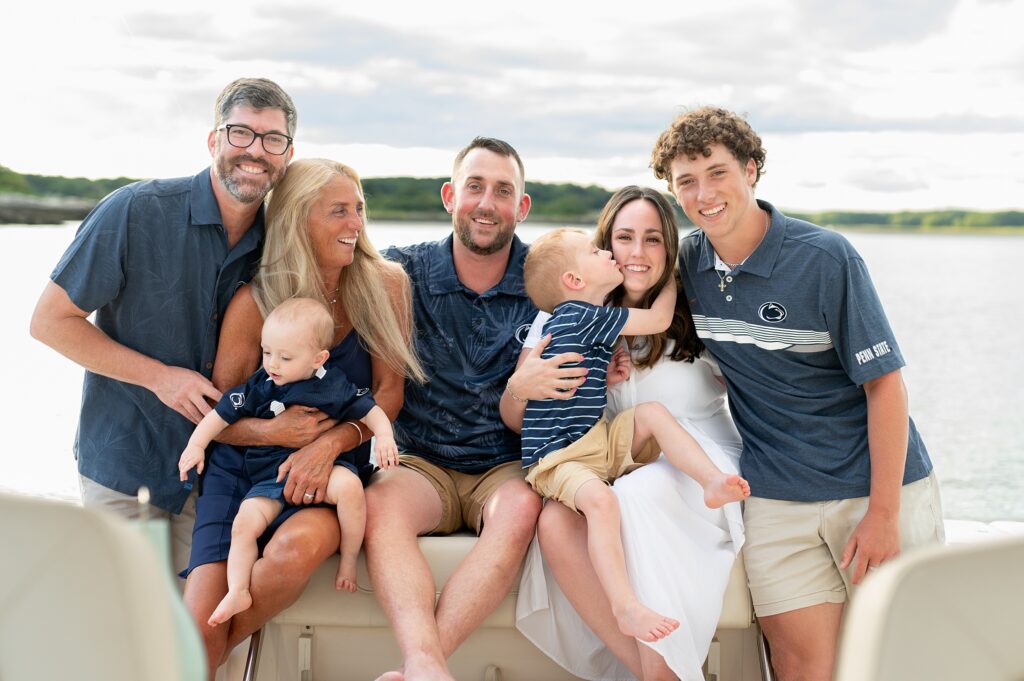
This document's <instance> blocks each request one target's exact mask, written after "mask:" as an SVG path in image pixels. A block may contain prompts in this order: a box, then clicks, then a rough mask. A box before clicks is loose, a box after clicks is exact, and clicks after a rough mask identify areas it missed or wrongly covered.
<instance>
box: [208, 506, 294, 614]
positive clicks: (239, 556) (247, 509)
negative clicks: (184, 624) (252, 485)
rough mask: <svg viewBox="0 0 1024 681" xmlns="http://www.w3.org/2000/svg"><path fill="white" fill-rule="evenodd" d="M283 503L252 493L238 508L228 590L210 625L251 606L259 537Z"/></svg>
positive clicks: (278, 512)
mask: <svg viewBox="0 0 1024 681" xmlns="http://www.w3.org/2000/svg"><path fill="white" fill-rule="evenodd" d="M282 508H283V504H282V503H281V502H280V501H278V500H277V499H268V498H267V497H250V498H248V499H246V500H245V501H243V502H242V505H241V506H240V507H239V508H238V515H236V516H235V522H234V523H232V525H231V548H230V549H229V550H228V570H227V572H228V575H227V576H228V592H227V594H226V595H225V596H224V598H223V599H221V602H220V603H219V604H218V605H217V607H216V608H215V609H214V611H213V614H212V615H210V619H209V620H208V621H207V624H209V625H210V626H211V627H215V626H217V625H218V624H223V623H224V622H227V621H228V620H229V619H231V618H232V617H234V616H235V615H237V614H238V613H240V612H242V611H243V610H248V609H249V608H250V607H251V606H252V595H250V593H249V580H250V579H251V577H252V566H253V565H254V564H255V563H256V558H257V557H258V555H259V549H258V548H257V546H256V541H257V540H258V539H259V538H260V535H262V534H263V533H264V532H265V531H266V529H267V528H268V527H269V526H270V523H272V522H274V519H275V518H277V516H278V515H280V513H281V509H282Z"/></svg>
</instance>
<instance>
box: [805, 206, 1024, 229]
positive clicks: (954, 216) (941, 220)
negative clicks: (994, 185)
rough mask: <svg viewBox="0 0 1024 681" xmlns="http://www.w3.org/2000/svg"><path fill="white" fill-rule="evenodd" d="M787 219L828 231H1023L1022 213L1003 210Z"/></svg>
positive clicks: (827, 213) (828, 214) (820, 215)
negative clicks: (877, 228) (866, 228)
mask: <svg viewBox="0 0 1024 681" xmlns="http://www.w3.org/2000/svg"><path fill="white" fill-rule="evenodd" d="M788 215H791V216H793V217H798V218H801V219H803V220H809V221H810V222H813V223H815V224H817V225H826V226H828V227H860V226H870V225H878V226H883V227H906V228H910V229H921V228H924V229H928V228H931V227H968V228H969V227H1024V212H1022V211H1019V210H1003V211H995V212H991V213H982V212H978V211H971V210H926V211H900V212H898V213H851V212H845V211H825V212H822V213H788Z"/></svg>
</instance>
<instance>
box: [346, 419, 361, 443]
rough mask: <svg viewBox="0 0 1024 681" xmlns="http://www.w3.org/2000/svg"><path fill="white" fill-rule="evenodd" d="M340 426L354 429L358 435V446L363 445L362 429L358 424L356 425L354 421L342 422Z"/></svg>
mask: <svg viewBox="0 0 1024 681" xmlns="http://www.w3.org/2000/svg"><path fill="white" fill-rule="evenodd" d="M341 425H343V426H352V427H353V428H355V429H356V432H357V433H359V444H362V443H363V429H362V428H360V427H359V424H358V423H356V422H355V421H344V422H342V424H341Z"/></svg>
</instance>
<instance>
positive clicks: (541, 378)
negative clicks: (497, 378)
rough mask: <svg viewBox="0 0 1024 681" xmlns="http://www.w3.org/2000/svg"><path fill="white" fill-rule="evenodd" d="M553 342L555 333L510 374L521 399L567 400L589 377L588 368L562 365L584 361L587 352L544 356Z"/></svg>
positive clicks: (544, 339)
mask: <svg viewBox="0 0 1024 681" xmlns="http://www.w3.org/2000/svg"><path fill="white" fill-rule="evenodd" d="M550 342H551V334H548V335H546V336H544V338H542V339H541V341H540V343H538V344H537V345H536V347H534V348H533V350H531V351H530V352H529V354H527V355H526V358H525V359H524V360H523V363H522V364H521V365H520V366H519V368H518V369H516V372H515V373H514V374H512V376H511V377H509V379H508V387H509V390H510V391H511V392H512V394H513V395H515V396H516V397H518V398H520V399H521V400H543V399H548V398H553V399H556V400H565V399H568V398H570V397H571V396H572V395H573V394H574V393H575V392H576V388H578V387H580V386H581V385H583V381H585V380H586V375H587V370H586V369H585V368H583V367H579V366H576V367H567V368H565V369H562V368H561V366H562V365H563V364H569V363H572V362H582V361H583V355H581V354H579V353H578V352H563V353H562V354H560V355H555V356H554V357H549V358H548V359H541V356H540V355H541V353H542V352H543V351H544V348H546V347H547V346H548V343H550Z"/></svg>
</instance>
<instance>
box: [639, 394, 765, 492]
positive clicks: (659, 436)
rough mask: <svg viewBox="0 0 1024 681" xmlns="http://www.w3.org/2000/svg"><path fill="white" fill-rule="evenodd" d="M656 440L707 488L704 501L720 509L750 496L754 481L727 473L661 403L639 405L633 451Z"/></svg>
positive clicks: (688, 473)
mask: <svg viewBox="0 0 1024 681" xmlns="http://www.w3.org/2000/svg"><path fill="white" fill-rule="evenodd" d="M652 438H653V439H654V441H655V442H657V443H658V447H660V448H661V450H662V451H663V452H665V458H667V459H668V460H669V462H670V463H671V464H672V465H673V466H675V467H676V468H678V469H679V470H681V471H682V472H684V473H686V474H687V475H689V476H690V477H691V478H693V479H694V480H696V481H697V483H698V484H700V486H701V487H703V488H704V503H705V504H706V505H707V506H708V508H719V507H721V506H724V505H725V504H728V503H729V502H732V501H742V500H743V499H746V498H747V497H749V496H750V484H749V483H747V481H746V480H744V479H743V478H741V477H740V476H738V475H730V474H728V473H725V472H723V471H722V470H721V469H719V468H718V466H716V465H715V462H714V461H712V460H711V459H710V458H709V457H708V455H707V452H705V451H704V450H703V449H702V448H701V446H700V444H698V443H697V441H696V440H694V439H693V436H692V435H690V433H689V431H687V430H686V428H683V427H682V426H681V425H680V424H679V422H678V421H676V419H675V417H674V416H672V413H671V412H669V410H668V409H666V408H665V407H664V406H663V405H662V404H661V403H660V402H644V403H643V404H638V405H637V406H636V408H635V409H634V411H633V445H632V450H633V454H634V455H636V454H637V453H638V452H640V451H641V450H642V449H643V447H644V446H645V445H646V444H647V442H648V441H649V440H651V439H652Z"/></svg>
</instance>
